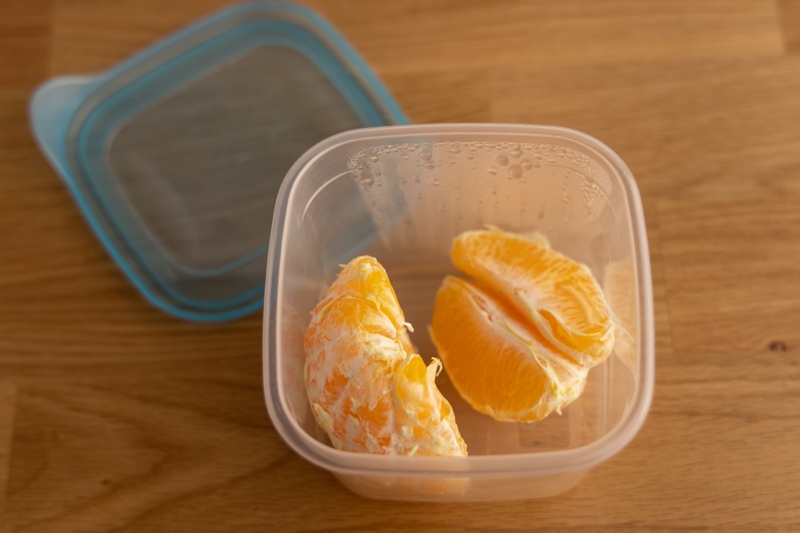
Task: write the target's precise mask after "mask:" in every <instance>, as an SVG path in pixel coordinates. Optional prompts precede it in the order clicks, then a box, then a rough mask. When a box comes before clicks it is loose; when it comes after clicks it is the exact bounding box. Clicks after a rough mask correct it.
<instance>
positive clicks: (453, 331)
mask: <svg viewBox="0 0 800 533" xmlns="http://www.w3.org/2000/svg"><path fill="white" fill-rule="evenodd" d="M430 333H431V338H432V339H433V342H434V344H435V345H436V348H437V349H438V351H439V356H440V357H441V358H442V362H443V363H444V367H445V368H446V369H447V373H448V375H449V376H450V380H451V381H452V382H453V385H454V386H455V388H456V390H458V392H459V393H460V394H461V396H462V397H463V398H464V399H465V400H466V401H467V403H469V404H470V405H471V406H472V407H473V408H474V409H476V410H477V411H480V412H482V413H485V414H488V415H490V416H492V417H493V418H495V419H497V420H508V421H521V422H530V421H534V420H540V419H542V418H544V417H546V416H547V415H548V414H550V413H551V412H553V411H560V409H561V408H562V407H564V406H566V405H567V404H568V403H570V402H571V401H573V400H574V399H576V398H577V397H578V396H580V394H581V392H583V387H584V385H585V384H586V376H587V373H588V369H587V368H585V367H582V366H580V365H577V364H575V363H574V362H573V361H572V360H571V359H570V358H569V357H567V356H566V355H565V354H563V353H559V351H558V349H557V348H555V347H554V346H552V345H551V343H550V342H549V341H548V340H547V339H546V338H544V337H543V336H542V335H541V334H540V333H539V332H538V331H537V329H536V328H535V327H534V326H533V325H532V324H530V323H528V321H527V319H526V317H524V316H523V315H522V314H521V313H519V311H517V310H516V309H514V308H513V307H511V306H510V305H509V304H508V303H506V302H504V301H503V300H500V299H497V298H495V296H494V294H492V293H490V292H489V291H487V290H485V289H483V288H481V287H478V286H477V285H475V284H473V283H470V282H469V281H466V280H463V279H460V278H456V277H453V276H448V277H446V278H445V280H444V282H443V283H442V285H441V287H440V288H439V292H438V293H437V295H436V302H435V304H434V309H433V318H432V323H431V328H430Z"/></svg>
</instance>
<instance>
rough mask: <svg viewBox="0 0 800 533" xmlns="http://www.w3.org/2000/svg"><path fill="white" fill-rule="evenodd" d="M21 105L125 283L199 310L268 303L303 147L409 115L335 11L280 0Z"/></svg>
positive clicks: (184, 310)
mask: <svg viewBox="0 0 800 533" xmlns="http://www.w3.org/2000/svg"><path fill="white" fill-rule="evenodd" d="M30 118H31V128H32V130H33V134H34V137H35V138H36V140H37V142H38V143H39V146H40V147H41V149H42V152H43V153H44V154H45V156H46V157H47V158H48V160H49V161H50V163H51V164H52V165H53V168H54V169H55V170H56V171H57V173H58V174H59V176H60V177H61V178H62V180H63V181H64V183H65V185H66V186H67V187H68V189H69V191H70V192H71V193H72V195H73V198H74V199H75V202H76V204H77V206H78V208H79V209H80V210H81V212H82V213H83V215H84V217H85V218H86V220H87V222H88V224H89V226H90V227H91V228H92V230H93V231H94V232H95V234H96V235H97V237H98V239H99V240H100V242H101V243H102V244H103V246H104V247H105V248H106V250H107V251H108V253H109V254H110V255H111V257H112V258H113V259H114V261H116V263H117V264H118V265H119V267H120V268H121V270H122V271H123V272H124V273H125V275H126V276H127V277H128V278H129V279H130V281H131V282H132V283H133V285H134V286H135V287H136V288H137V289H138V290H139V291H140V292H141V293H142V295H144V297H145V298H146V299H147V300H149V301H150V302H151V303H153V304H154V305H156V306H157V307H158V308H160V309H162V310H164V311H166V312H168V313H170V314H172V315H175V316H178V317H181V318H184V319H188V320H194V321H200V322H217V321H222V320H230V319H234V318H237V317H241V316H243V315H246V314H248V313H251V312H253V311H255V310H257V309H260V308H261V306H262V305H263V301H264V267H265V265H266V257H267V249H268V248H269V241H268V237H269V227H270V223H271V220H272V206H273V205H274V202H275V196H276V194H277V191H278V188H279V187H280V184H281V181H282V180H283V178H284V176H285V175H286V172H287V171H288V170H289V168H290V167H291V165H292V164H293V163H294V161H295V160H296V159H297V158H298V157H300V156H301V155H302V154H303V153H304V152H305V151H306V150H307V149H308V148H310V147H311V146H313V145H314V144H316V143H317V142H319V141H321V140H323V139H325V138H327V137H329V136H331V135H333V134H335V133H338V132H341V131H345V130H350V129H354V128H361V127H368V126H383V125H387V124H402V123H406V122H407V120H406V118H405V115H403V113H402V111H401V110H400V109H399V107H398V106H397V104H396V103H395V102H394V100H393V99H392V98H391V96H390V95H389V93H388V92H387V91H386V89H385V88H384V87H383V85H382V84H381V83H380V81H379V80H378V79H377V78H376V77H375V75H374V74H373V73H372V72H371V71H370V69H369V68H368V66H367V65H366V64H365V63H364V61H363V60H362V59H361V58H360V57H359V56H358V54H357V53H356V52H355V50H354V49H353V48H352V47H351V46H350V45H349V44H348V43H347V42H346V41H345V39H344V38H343V37H342V36H341V35H340V34H339V33H338V32H337V31H336V30H335V29H334V28H333V27H332V26H331V25H330V24H328V23H327V22H326V21H325V20H323V19H322V18H321V17H319V16H318V15H317V14H315V13H314V12H312V11H310V10H308V9H305V8H303V7H301V6H297V5H293V4H287V3H275V2H255V3H247V4H241V5H237V6H234V7H231V8H229V9H226V10H223V11H221V12H219V13H217V14H215V15H212V16H210V17H208V18H206V19H204V20H202V21H199V22H197V23H196V24H193V25H192V26H190V27H188V28H186V29H184V30H181V31H179V32H177V33H175V34H174V35H171V36H169V37H167V38H165V39H163V40H162V41H160V42H158V43H155V44H154V45H153V46H151V47H149V48H147V49H145V50H142V51H140V52H139V53H137V54H135V55H134V56H133V57H131V58H129V59H127V60H126V61H124V62H122V63H120V64H119V65H116V66H115V67H113V68H111V69H110V70H108V71H106V72H101V73H98V74H94V75H90V76H66V77H60V78H55V79H52V80H50V81H48V82H47V83H45V84H44V85H42V86H41V87H39V88H38V89H37V91H36V93H35V94H34V95H33V97H32V99H31V105H30Z"/></svg>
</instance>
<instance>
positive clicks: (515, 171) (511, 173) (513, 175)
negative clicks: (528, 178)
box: [508, 165, 522, 179]
mask: <svg viewBox="0 0 800 533" xmlns="http://www.w3.org/2000/svg"><path fill="white" fill-rule="evenodd" d="M521 176H522V167H521V166H519V165H511V166H510V167H508V177H509V178H510V179H517V178H519V177H521Z"/></svg>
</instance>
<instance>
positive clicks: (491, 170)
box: [486, 167, 497, 175]
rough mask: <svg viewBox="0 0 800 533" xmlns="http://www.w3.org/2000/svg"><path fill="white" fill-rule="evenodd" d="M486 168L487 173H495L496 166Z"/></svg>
mask: <svg viewBox="0 0 800 533" xmlns="http://www.w3.org/2000/svg"><path fill="white" fill-rule="evenodd" d="M486 170H488V171H489V174H492V175H495V174H497V169H496V168H494V167H489V168H487V169H486Z"/></svg>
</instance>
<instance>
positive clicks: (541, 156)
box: [531, 152, 544, 159]
mask: <svg viewBox="0 0 800 533" xmlns="http://www.w3.org/2000/svg"><path fill="white" fill-rule="evenodd" d="M531 157H532V158H534V159H544V156H543V155H542V154H540V153H539V152H533V155H532V156H531Z"/></svg>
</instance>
